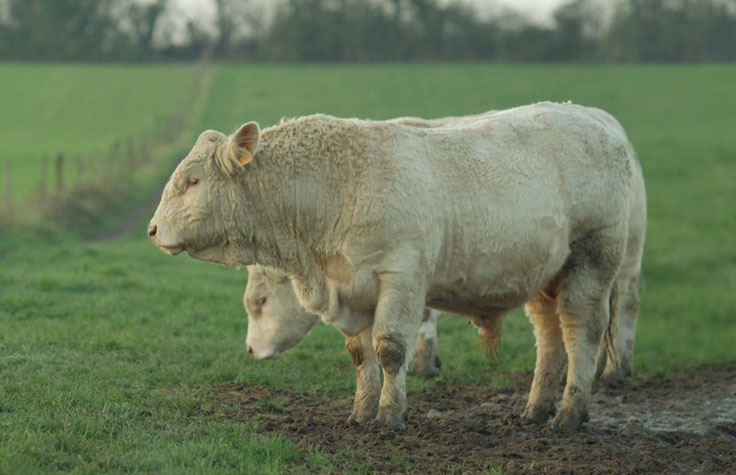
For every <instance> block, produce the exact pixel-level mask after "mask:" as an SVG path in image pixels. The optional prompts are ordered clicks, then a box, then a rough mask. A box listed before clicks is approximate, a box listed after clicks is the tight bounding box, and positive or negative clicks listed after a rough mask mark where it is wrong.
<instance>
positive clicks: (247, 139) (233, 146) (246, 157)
mask: <svg viewBox="0 0 736 475" xmlns="http://www.w3.org/2000/svg"><path fill="white" fill-rule="evenodd" d="M260 135H261V128H260V127H259V126H258V123H257V122H248V123H247V124H243V125H242V126H241V127H240V128H239V129H238V130H237V132H235V133H234V134H233V135H231V136H230V139H229V140H228V144H227V147H228V151H229V152H230V153H232V155H233V157H234V158H235V159H236V160H237V161H238V163H240V165H242V166H245V165H247V164H248V163H250V161H251V160H253V154H255V153H256V148H257V147H258V138H259V136H260Z"/></svg>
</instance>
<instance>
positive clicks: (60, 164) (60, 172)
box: [56, 152, 64, 193]
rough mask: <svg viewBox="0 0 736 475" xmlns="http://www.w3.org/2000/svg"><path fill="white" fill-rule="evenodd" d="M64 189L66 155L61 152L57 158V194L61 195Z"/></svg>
mask: <svg viewBox="0 0 736 475" xmlns="http://www.w3.org/2000/svg"><path fill="white" fill-rule="evenodd" d="M63 188H64V154H63V153H61V152H59V154H58V155H57V156H56V192H57V193H60V192H61V190H62V189H63Z"/></svg>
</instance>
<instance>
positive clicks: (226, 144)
mask: <svg viewBox="0 0 736 475" xmlns="http://www.w3.org/2000/svg"><path fill="white" fill-rule="evenodd" d="M259 134H260V129H259V127H258V124H257V123H255V122H249V123H247V124H245V125H243V126H242V127H240V129H238V130H237V132H235V133H234V134H233V135H231V136H230V137H227V136H225V135H224V134H222V133H220V132H217V131H214V130H206V131H204V132H202V134H200V136H199V138H198V139H197V142H196V143H195V144H194V147H193V148H192V150H191V151H190V152H189V154H188V155H187V156H186V157H185V158H184V159H183V160H182V161H181V163H179V165H178V166H177V167H176V169H175V170H174V173H173V174H172V175H171V178H170V179H169V182H168V183H167V184H166V187H165V188H164V191H163V194H162V196H161V202H160V203H159V205H158V208H157V209H156V213H155V214H154V215H153V218H152V219H151V222H150V224H149V227H148V237H149V238H150V239H151V241H153V243H154V244H156V245H157V246H158V247H160V248H161V249H163V250H164V251H165V252H167V253H169V254H171V255H177V254H179V253H180V252H182V251H187V252H188V253H189V254H190V255H191V256H192V257H194V258H196V259H201V260H205V261H214V262H219V263H222V264H227V265H238V264H240V263H241V261H242V260H243V257H244V256H243V253H244V252H245V251H247V249H246V248H247V246H246V245H245V244H246V243H247V242H248V241H249V240H250V239H252V231H251V232H249V230H252V229H253V227H254V226H255V225H256V224H257V223H254V222H252V221H249V220H247V219H246V220H243V219H238V221H239V226H238V229H239V230H240V232H239V233H233V232H232V229H233V227H232V223H233V222H234V221H235V220H236V218H242V217H243V216H247V217H252V218H255V217H256V216H255V213H252V212H251V210H249V209H243V208H246V207H248V200H236V199H231V197H233V196H236V195H237V194H242V193H243V191H244V190H243V187H244V184H243V181H242V180H238V179H236V178H237V177H238V175H239V174H241V173H243V169H244V167H245V165H247V164H248V163H249V162H251V161H252V160H253V155H254V154H255V152H256V148H257V147H258V138H259ZM243 221H245V222H243ZM238 248H240V249H239V251H238Z"/></svg>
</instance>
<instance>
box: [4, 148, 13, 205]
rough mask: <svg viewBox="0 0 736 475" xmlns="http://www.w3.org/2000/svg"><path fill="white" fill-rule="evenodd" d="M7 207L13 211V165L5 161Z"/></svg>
mask: <svg viewBox="0 0 736 475" xmlns="http://www.w3.org/2000/svg"><path fill="white" fill-rule="evenodd" d="M5 206H6V207H7V208H8V209H9V210H11V211H12V210H13V164H12V163H10V161H9V160H6V161H5Z"/></svg>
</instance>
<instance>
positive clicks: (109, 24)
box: [0, 0, 736, 62]
mask: <svg viewBox="0 0 736 475" xmlns="http://www.w3.org/2000/svg"><path fill="white" fill-rule="evenodd" d="M212 6H213V8H214V12H215V15H214V21H212V22H209V23H204V22H203V21H199V20H196V19H192V20H189V21H188V22H187V23H186V24H185V25H178V26H177V25H175V23H174V22H172V21H171V19H172V18H173V17H175V16H181V14H182V12H180V11H177V10H176V9H177V8H179V7H178V6H177V5H176V4H174V3H173V2H171V1H170V0H152V1H151V0H149V1H146V2H145V3H144V2H141V1H139V0H0V59H4V60H42V61H133V62H134V61H161V60H195V59H199V58H203V57H206V58H212V59H220V60H240V61H281V62H290V61H319V62H331V61H456V60H462V61H472V60H484V61H600V62H644V61H647V62H648V61H656V62H713V61H719V62H723V61H733V60H735V59H736V0H618V1H617V2H616V4H615V7H614V10H613V13H612V14H611V15H609V16H608V17H606V16H604V15H603V14H602V11H601V7H600V4H599V3H597V1H596V0H570V1H568V2H567V3H564V4H563V5H561V6H560V7H559V8H557V9H556V10H555V11H554V12H553V15H552V21H551V23H550V24H549V25H539V24H535V23H533V22H531V21H529V20H528V19H526V18H524V17H523V16H521V15H519V14H517V13H514V12H512V11H509V10H503V9H494V10H492V11H489V12H479V11H477V10H476V9H475V8H473V7H472V6H471V5H470V4H468V3H465V2H463V1H460V0H458V1H445V2H440V1H438V0H276V6H275V7H274V8H273V9H271V10H270V11H268V12H266V9H265V7H264V4H263V3H262V2H256V1H254V0H213V3H212Z"/></svg>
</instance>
